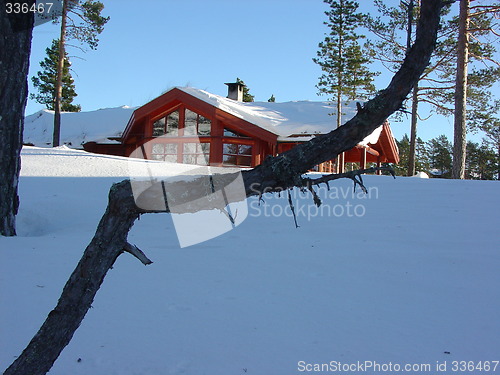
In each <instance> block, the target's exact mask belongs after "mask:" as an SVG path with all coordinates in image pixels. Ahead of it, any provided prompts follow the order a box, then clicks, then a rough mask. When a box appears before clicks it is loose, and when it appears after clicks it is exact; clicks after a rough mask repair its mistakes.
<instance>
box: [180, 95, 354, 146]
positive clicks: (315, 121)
mask: <svg viewBox="0 0 500 375" xmlns="http://www.w3.org/2000/svg"><path fill="white" fill-rule="evenodd" d="M177 89H179V90H182V91H184V92H185V93H187V94H189V95H192V96H194V97H196V98H198V99H200V100H202V101H204V102H206V103H208V104H211V105H213V106H214V107H217V108H219V109H221V110H223V111H224V112H227V113H230V114H232V115H234V116H236V117H239V118H241V119H243V120H245V121H248V122H250V123H252V124H255V125H258V126H259V127H261V128H264V129H266V130H269V131H270V132H272V133H274V134H277V135H279V136H281V137H288V136H290V135H300V134H302V135H305V134H324V133H328V132H330V131H331V130H333V129H335V127H336V123H337V118H336V114H335V115H332V114H333V113H334V112H336V109H335V108H334V107H333V106H332V105H331V103H330V102H324V101H322V102H313V101H292V102H284V103H276V102H274V103H270V102H237V101H234V100H232V99H228V98H224V97H222V96H219V95H215V94H211V93H209V92H206V91H204V90H199V89H195V88H193V87H177ZM343 113H344V115H343V119H342V123H345V122H346V121H347V120H349V119H351V118H352V117H353V116H354V115H355V114H356V105H355V103H354V102H352V103H350V104H349V105H346V106H344V109H343Z"/></svg>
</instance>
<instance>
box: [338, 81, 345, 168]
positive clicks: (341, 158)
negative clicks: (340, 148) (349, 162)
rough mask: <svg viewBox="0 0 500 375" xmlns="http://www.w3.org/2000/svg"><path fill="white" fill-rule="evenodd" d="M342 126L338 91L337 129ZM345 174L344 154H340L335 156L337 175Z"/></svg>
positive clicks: (340, 96) (339, 93)
mask: <svg viewBox="0 0 500 375" xmlns="http://www.w3.org/2000/svg"><path fill="white" fill-rule="evenodd" d="M341 125H342V94H341V92H340V89H339V91H338V92H337V128H340V126H341ZM344 172H345V160H344V153H340V154H339V155H338V156H337V173H344Z"/></svg>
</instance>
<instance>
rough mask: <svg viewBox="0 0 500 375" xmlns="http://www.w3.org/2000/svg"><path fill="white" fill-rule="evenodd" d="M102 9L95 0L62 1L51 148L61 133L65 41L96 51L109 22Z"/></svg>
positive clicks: (57, 141) (57, 143) (100, 4)
mask: <svg viewBox="0 0 500 375" xmlns="http://www.w3.org/2000/svg"><path fill="white" fill-rule="evenodd" d="M103 9H104V5H103V4H102V3H101V2H99V1H95V0H86V1H85V2H83V3H80V2H79V1H78V0H63V7H62V14H61V35H60V38H59V58H58V61H57V75H56V85H55V105H54V112H55V113H54V134H53V136H52V146H54V147H56V146H59V139H60V132H61V104H62V103H61V98H62V88H63V83H62V78H63V68H64V57H65V56H66V40H67V39H74V40H78V41H79V42H80V43H82V44H84V45H88V46H89V47H90V48H91V49H96V48H97V44H98V42H99V39H98V38H97V36H98V35H99V34H100V33H101V32H102V31H103V30H104V25H105V24H106V23H107V22H108V21H109V17H103V16H101V12H102V10H103ZM68 21H69V22H68Z"/></svg>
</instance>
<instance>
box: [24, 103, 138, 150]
mask: <svg viewBox="0 0 500 375" xmlns="http://www.w3.org/2000/svg"><path fill="white" fill-rule="evenodd" d="M134 110H135V108H133V107H127V106H122V107H116V108H104V109H99V110H97V111H89V112H63V113H61V144H64V145H67V146H72V147H73V148H82V145H83V144H84V143H86V142H91V141H93V142H106V143H113V141H110V140H109V139H108V138H109V137H120V136H121V134H122V132H123V130H124V129H125V126H126V125H127V122H128V120H129V118H130V116H131V115H132V113H133V112H134ZM53 129H54V111H49V110H47V109H44V110H41V111H38V112H36V113H34V114H32V115H29V116H26V118H25V120H24V138H23V141H24V143H28V144H32V145H34V146H38V147H50V145H52V133H53Z"/></svg>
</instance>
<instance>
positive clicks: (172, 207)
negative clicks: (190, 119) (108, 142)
mask: <svg viewBox="0 0 500 375" xmlns="http://www.w3.org/2000/svg"><path fill="white" fill-rule="evenodd" d="M192 139H193V138H190V140H189V143H188V142H186V143H173V142H172V140H171V138H170V139H169V137H167V136H161V137H156V138H154V139H153V140H151V141H149V142H147V143H145V144H143V145H142V146H140V147H138V148H137V149H136V150H135V151H134V152H132V154H131V155H130V158H129V161H128V167H129V175H130V181H131V185H132V192H133V195H134V199H135V203H136V205H137V206H138V207H139V208H141V209H144V210H147V211H157V212H161V211H168V212H170V213H171V216H172V220H173V223H174V227H175V231H176V234H177V238H178V240H179V244H180V246H181V247H187V246H191V245H195V244H197V243H200V242H204V241H207V240H209V239H212V238H215V237H217V236H220V235H221V234H224V233H226V232H228V231H230V230H232V229H234V228H235V227H236V226H238V225H239V224H241V223H242V222H243V221H244V220H245V218H246V217H247V215H248V206H247V201H246V194H245V187H244V184H243V178H242V176H241V171H240V169H239V168H227V167H211V166H209V165H208V160H207V159H208V153H205V148H204V144H203V143H200V141H199V139H197V141H196V142H193V141H192ZM179 158H180V159H179ZM138 159H142V160H138ZM179 160H180V161H182V162H184V163H187V164H174V163H176V162H177V161H179ZM194 163H196V165H195V164H194ZM200 164H202V165H200Z"/></svg>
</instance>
